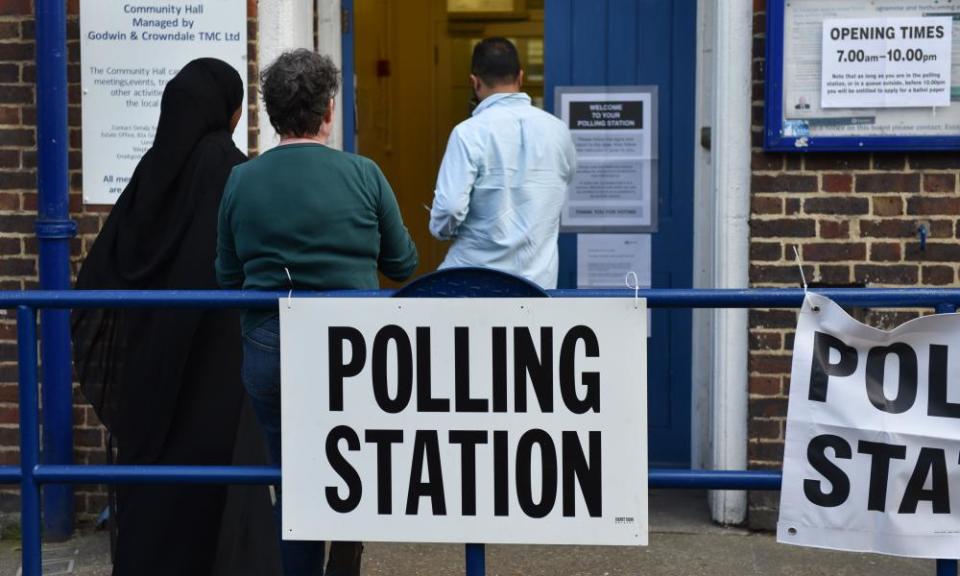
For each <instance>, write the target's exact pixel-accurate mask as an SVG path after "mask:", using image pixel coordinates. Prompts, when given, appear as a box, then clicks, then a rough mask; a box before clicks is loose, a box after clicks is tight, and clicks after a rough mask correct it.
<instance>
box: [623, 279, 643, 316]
mask: <svg viewBox="0 0 960 576" xmlns="http://www.w3.org/2000/svg"><path fill="white" fill-rule="evenodd" d="M631 278H633V284H631V283H630V279H631ZM623 281H624V283H625V284H626V285H627V288H633V307H634V308H640V277H639V276H637V273H636V272H634V271H633V270H631V271H629V272H627V276H626V277H625V278H624V279H623Z"/></svg>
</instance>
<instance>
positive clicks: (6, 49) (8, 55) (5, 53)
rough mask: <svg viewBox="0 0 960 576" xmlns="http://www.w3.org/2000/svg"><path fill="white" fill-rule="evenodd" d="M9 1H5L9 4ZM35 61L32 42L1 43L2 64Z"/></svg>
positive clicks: (0, 60)
mask: <svg viewBox="0 0 960 576" xmlns="http://www.w3.org/2000/svg"><path fill="white" fill-rule="evenodd" d="M7 1H9V0H4V2H7ZM31 60H33V43H32V42H0V62H23V61H31Z"/></svg>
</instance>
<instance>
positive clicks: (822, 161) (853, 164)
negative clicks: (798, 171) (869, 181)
mask: <svg viewBox="0 0 960 576" xmlns="http://www.w3.org/2000/svg"><path fill="white" fill-rule="evenodd" d="M804 168H805V169H806V170H814V171H817V172H821V171H825V170H844V171H846V170H868V169H870V156H868V155H866V154H863V153H860V152H852V153H849V154H837V153H835V152H833V153H826V154H823V153H820V154H807V155H806V157H805V160H804Z"/></svg>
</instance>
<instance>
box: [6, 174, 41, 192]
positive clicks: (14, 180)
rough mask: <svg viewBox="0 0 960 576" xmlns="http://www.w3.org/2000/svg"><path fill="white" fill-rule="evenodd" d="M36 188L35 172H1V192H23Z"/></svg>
mask: <svg viewBox="0 0 960 576" xmlns="http://www.w3.org/2000/svg"><path fill="white" fill-rule="evenodd" d="M36 186H37V177H36V174H34V173H33V172H25V171H23V170H17V171H10V170H0V190H23V189H27V188H36Z"/></svg>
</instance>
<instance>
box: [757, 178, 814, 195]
mask: <svg viewBox="0 0 960 576" xmlns="http://www.w3.org/2000/svg"><path fill="white" fill-rule="evenodd" d="M751 189H752V190H753V191H754V192H755V193H756V192H814V191H816V190H817V177H816V176H801V175H799V174H796V175H795V174H789V175H779V176H765V175H760V174H754V175H753V178H752V180H751Z"/></svg>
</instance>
